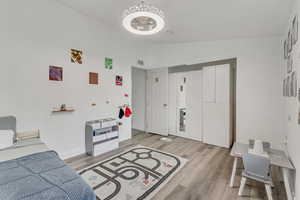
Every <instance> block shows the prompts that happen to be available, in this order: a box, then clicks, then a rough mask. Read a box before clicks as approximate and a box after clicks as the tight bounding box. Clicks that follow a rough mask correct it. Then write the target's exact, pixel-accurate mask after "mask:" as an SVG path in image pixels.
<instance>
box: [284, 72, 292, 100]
mask: <svg viewBox="0 0 300 200" xmlns="http://www.w3.org/2000/svg"><path fill="white" fill-rule="evenodd" d="M290 86H291V80H290V76H288V77H287V79H286V88H285V90H286V96H287V97H290V96H291V93H290V92H291V88H290Z"/></svg>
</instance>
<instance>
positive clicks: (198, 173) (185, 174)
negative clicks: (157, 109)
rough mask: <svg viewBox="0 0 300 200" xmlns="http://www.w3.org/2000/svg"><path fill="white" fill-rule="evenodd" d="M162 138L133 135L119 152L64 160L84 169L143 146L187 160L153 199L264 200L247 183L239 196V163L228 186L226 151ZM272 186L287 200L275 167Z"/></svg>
mask: <svg viewBox="0 0 300 200" xmlns="http://www.w3.org/2000/svg"><path fill="white" fill-rule="evenodd" d="M161 137H162V136H159V135H154V134H147V133H143V132H133V137H132V139H130V140H128V141H125V142H122V143H121V145H120V148H119V149H118V150H115V151H112V152H109V153H106V154H104V155H101V156H98V157H91V156H85V155H82V156H78V157H74V158H71V159H68V160H66V162H67V163H68V164H69V165H70V166H71V167H72V168H73V169H75V170H80V169H83V168H85V167H87V166H89V165H92V164H95V163H97V162H99V161H101V160H103V159H106V158H108V157H110V156H113V155H115V154H118V153H120V152H122V151H124V150H126V149H128V148H130V147H132V146H135V145H138V144H139V145H143V146H147V147H151V148H155V149H158V150H161V151H165V152H169V153H172V154H176V155H178V156H181V157H184V158H186V159H188V160H189V162H188V163H187V164H186V166H185V167H184V168H183V169H182V170H181V171H179V173H177V174H176V175H175V176H174V178H172V179H171V181H170V182H168V183H167V184H166V186H165V187H164V188H163V189H161V190H160V191H159V192H158V193H157V194H156V195H155V197H154V198H153V200H262V199H267V197H266V192H265V189H264V186H263V185H262V184H260V183H256V182H254V181H249V182H248V184H247V186H246V188H245V191H244V196H243V197H238V187H239V184H240V179H241V177H240V175H241V172H242V163H241V162H240V163H239V169H238V176H237V177H236V180H235V187H234V188H230V187H229V179H230V175H231V169H232V164H233V158H232V157H230V155H229V152H230V151H229V150H228V149H225V148H220V147H216V146H212V145H207V144H203V143H202V142H198V141H194V140H189V139H185V138H181V137H175V136H169V138H171V139H172V140H173V141H172V142H164V141H161V140H160V139H161ZM272 176H273V180H274V184H275V187H274V188H273V198H274V200H286V196H285V189H284V184H283V181H282V176H281V174H280V170H279V169H278V168H274V169H272Z"/></svg>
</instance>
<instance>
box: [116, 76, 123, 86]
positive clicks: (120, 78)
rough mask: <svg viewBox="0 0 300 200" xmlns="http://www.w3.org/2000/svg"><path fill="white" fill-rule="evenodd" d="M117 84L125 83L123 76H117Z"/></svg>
mask: <svg viewBox="0 0 300 200" xmlns="http://www.w3.org/2000/svg"><path fill="white" fill-rule="evenodd" d="M116 85H118V86H122V85H123V76H116Z"/></svg>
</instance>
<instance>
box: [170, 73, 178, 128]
mask: <svg viewBox="0 0 300 200" xmlns="http://www.w3.org/2000/svg"><path fill="white" fill-rule="evenodd" d="M176 98H177V74H175V73H172V74H169V110H168V112H169V134H176V132H177V131H176V129H177V126H176V121H177V120H176V118H177V113H176V107H177V101H176Z"/></svg>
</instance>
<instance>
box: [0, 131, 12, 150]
mask: <svg viewBox="0 0 300 200" xmlns="http://www.w3.org/2000/svg"><path fill="white" fill-rule="evenodd" d="M13 144H14V131H13V130H0V149H5V148H8V147H10V146H12V145H13Z"/></svg>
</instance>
